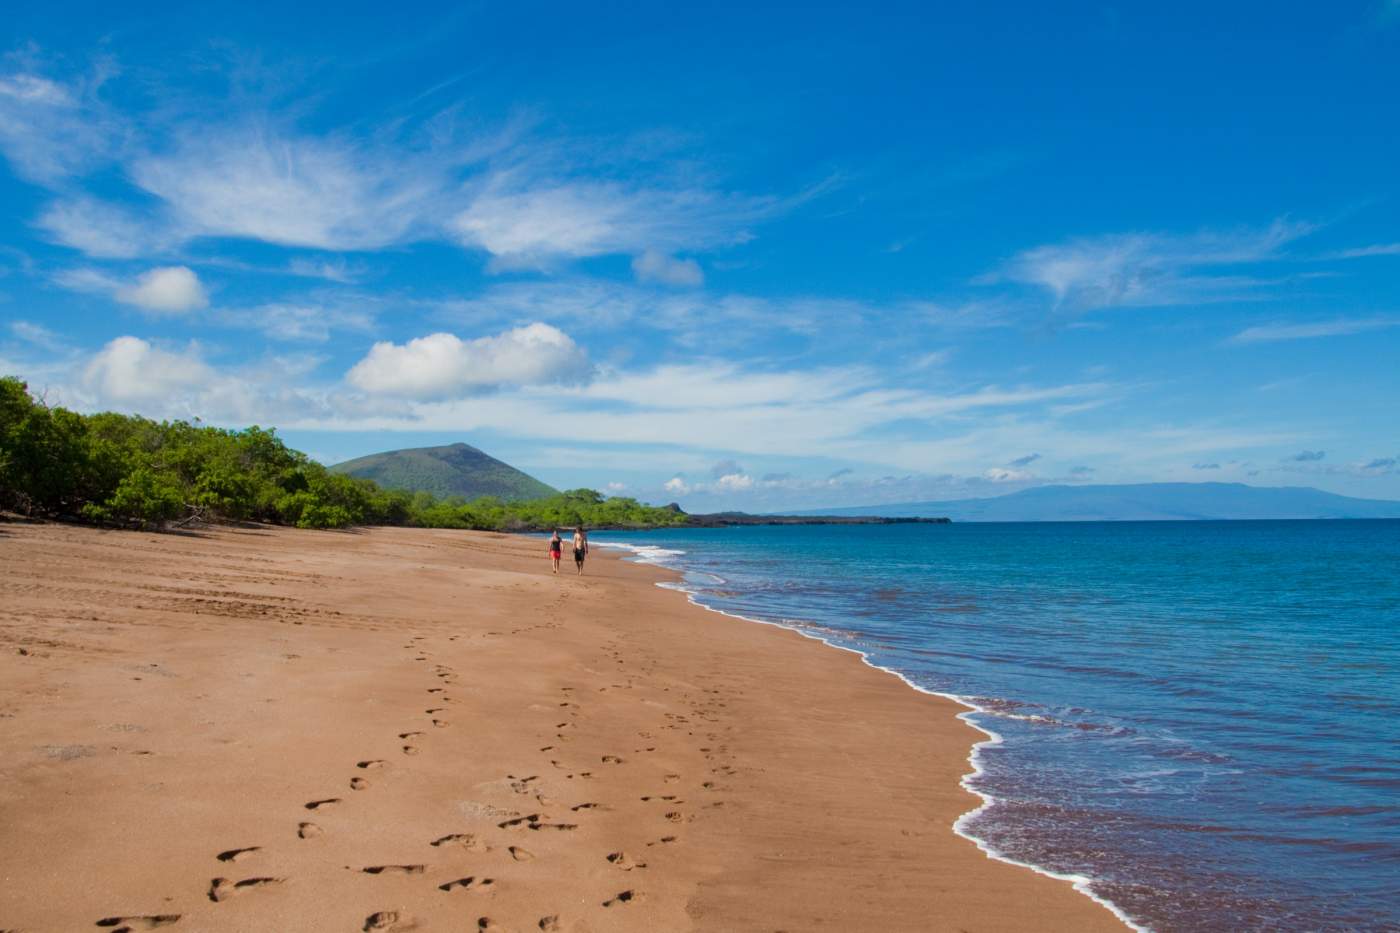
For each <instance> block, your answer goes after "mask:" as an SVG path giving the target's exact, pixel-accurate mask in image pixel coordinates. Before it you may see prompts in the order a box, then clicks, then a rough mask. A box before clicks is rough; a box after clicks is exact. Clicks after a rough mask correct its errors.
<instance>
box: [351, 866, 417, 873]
mask: <svg viewBox="0 0 1400 933" xmlns="http://www.w3.org/2000/svg"><path fill="white" fill-rule="evenodd" d="M427 870H428V866H426V865H366V866H365V867H364V868H361V869H360V871H361V872H363V873H364V874H366V875H421V874H423V872H425V871H427Z"/></svg>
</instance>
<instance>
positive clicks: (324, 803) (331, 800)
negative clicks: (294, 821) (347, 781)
mask: <svg viewBox="0 0 1400 933" xmlns="http://www.w3.org/2000/svg"><path fill="white" fill-rule="evenodd" d="M337 803H340V798H339V797H327V798H326V799H325V800H312V801H310V802H309V803H305V804H302V806H304V807H306V809H308V810H319V809H321V808H322V807H329V806H331V805H332V804H337Z"/></svg>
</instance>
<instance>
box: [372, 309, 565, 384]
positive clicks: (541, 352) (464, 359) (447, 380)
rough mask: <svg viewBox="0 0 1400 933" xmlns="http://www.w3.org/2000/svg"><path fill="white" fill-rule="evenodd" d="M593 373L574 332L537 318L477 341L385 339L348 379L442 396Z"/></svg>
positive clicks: (435, 337)
mask: <svg viewBox="0 0 1400 933" xmlns="http://www.w3.org/2000/svg"><path fill="white" fill-rule="evenodd" d="M591 372H592V367H591V365H590V364H589V362H588V355H587V354H586V353H585V352H584V351H583V349H582V348H581V347H579V346H578V344H576V343H574V341H573V339H572V338H571V337H569V335H568V334H566V333H564V332H563V331H561V330H559V329H558V328H556V327H551V326H550V325H548V324H540V323H534V324H529V325H527V326H525V327H517V328H515V329H513V330H508V331H506V332H504V333H501V334H497V335H495V336H491V337H478V338H477V339H475V340H462V339H461V338H460V337H457V336H456V335H455V334H447V333H438V334H429V335H428V336H426V337H418V338H415V339H413V340H410V341H408V343H406V344H403V345H399V344H395V343H391V342H389V341H381V342H379V343H376V344H375V345H374V346H373V347H372V348H371V349H370V351H369V354H368V355H367V356H366V357H365V358H364V359H362V360H360V362H358V363H356V364H355V366H354V367H353V368H352V369H351V370H350V372H349V373H348V374H347V376H346V378H347V379H348V380H349V381H350V383H351V384H352V385H355V386H357V387H358V388H360V389H363V390H365V391H366V392H370V393H376V394H384V395H392V396H399V397H404V398H412V399H442V398H451V397H454V396H463V395H469V394H471V393H473V392H478V391H481V390H484V389H491V388H496V387H499V386H506V385H514V386H524V385H550V384H556V385H557V384H576V383H580V382H584V381H586V380H587V379H588V377H589V376H590V374H591Z"/></svg>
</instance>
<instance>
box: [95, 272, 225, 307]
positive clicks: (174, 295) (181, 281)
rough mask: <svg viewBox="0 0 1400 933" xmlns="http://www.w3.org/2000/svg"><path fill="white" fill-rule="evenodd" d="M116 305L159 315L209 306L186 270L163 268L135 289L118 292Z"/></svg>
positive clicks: (200, 287)
mask: <svg viewBox="0 0 1400 933" xmlns="http://www.w3.org/2000/svg"><path fill="white" fill-rule="evenodd" d="M115 297H116V299H117V300H118V301H121V302H124V303H125V304H129V305H136V306H137V307H138V308H145V309H146V310H147V311H154V312H156V313H158V314H184V313H185V312H186V311H193V310H194V309H196V308H204V307H208V305H209V297H208V296H207V295H206V294H205V293H204V286H203V285H202V284H200V281H199V276H197V275H195V274H194V271H193V270H191V269H190V268H189V267H187V266H164V267H161V268H157V269H152V270H150V271H149V272H146V273H144V274H143V275H142V276H141V277H140V279H138V280H137V282H136V284H135V285H130V286H126V287H124V288H119V289H117V291H116V294H115Z"/></svg>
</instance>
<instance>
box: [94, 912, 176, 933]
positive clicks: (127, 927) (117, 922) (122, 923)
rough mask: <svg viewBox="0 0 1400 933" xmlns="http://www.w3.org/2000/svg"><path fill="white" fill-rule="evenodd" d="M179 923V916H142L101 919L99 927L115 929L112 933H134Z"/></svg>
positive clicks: (98, 923)
mask: <svg viewBox="0 0 1400 933" xmlns="http://www.w3.org/2000/svg"><path fill="white" fill-rule="evenodd" d="M179 922H180V914H143V915H141V916H139V917H103V918H102V919H101V920H99V921H97V925H98V926H100V927H116V929H115V930H113V931H112V933H134V931H136V930H158V929H160V928H161V927H168V926H170V925H171V924H175V923H179Z"/></svg>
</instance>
